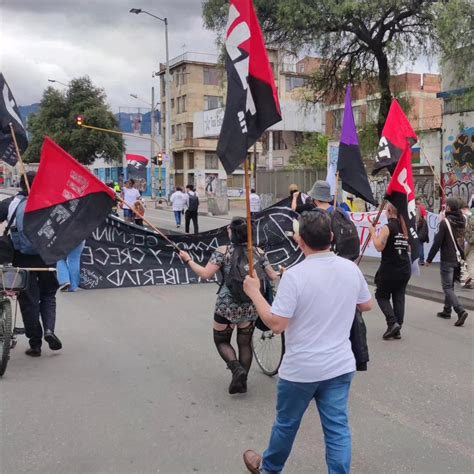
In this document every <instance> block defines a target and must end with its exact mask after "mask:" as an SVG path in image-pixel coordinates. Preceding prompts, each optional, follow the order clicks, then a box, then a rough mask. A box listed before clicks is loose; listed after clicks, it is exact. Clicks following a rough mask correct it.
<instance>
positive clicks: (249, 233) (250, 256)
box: [244, 158, 253, 276]
mask: <svg viewBox="0 0 474 474" xmlns="http://www.w3.org/2000/svg"><path fill="white" fill-rule="evenodd" d="M244 172H245V202H246V205H247V251H248V252H247V253H248V259H249V275H250V276H252V275H253V235H252V214H251V212H250V176H249V160H248V158H246V159H245V164H244Z"/></svg>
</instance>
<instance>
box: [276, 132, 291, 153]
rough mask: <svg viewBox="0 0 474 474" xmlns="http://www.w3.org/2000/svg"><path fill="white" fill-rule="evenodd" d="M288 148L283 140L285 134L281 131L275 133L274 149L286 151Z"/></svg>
mask: <svg viewBox="0 0 474 474" xmlns="http://www.w3.org/2000/svg"><path fill="white" fill-rule="evenodd" d="M287 148H288V147H287V146H286V143H285V140H283V132H282V131H281V130H280V131H278V132H273V149H274V150H286V149H287Z"/></svg>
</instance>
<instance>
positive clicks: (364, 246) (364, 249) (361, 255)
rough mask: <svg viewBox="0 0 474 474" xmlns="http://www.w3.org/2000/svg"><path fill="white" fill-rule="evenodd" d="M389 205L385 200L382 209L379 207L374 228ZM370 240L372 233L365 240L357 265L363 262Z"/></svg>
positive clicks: (381, 205)
mask: <svg viewBox="0 0 474 474" xmlns="http://www.w3.org/2000/svg"><path fill="white" fill-rule="evenodd" d="M386 204H387V200H386V199H384V200H383V201H382V203H381V204H380V207H379V212H378V213H377V215H376V216H375V220H374V222H373V223H372V225H373V226H376V225H377V223H378V221H379V219H380V216H381V215H382V212H383V210H384V208H385V205H386ZM370 239H371V236H370V233H369V235H368V236H367V238H366V239H365V242H364V245H363V246H362V250H361V252H360V255H359V258H358V259H357V260H356V265H360V262H361V261H362V258H363V257H364V253H365V251H366V250H367V247H368V246H369V242H370Z"/></svg>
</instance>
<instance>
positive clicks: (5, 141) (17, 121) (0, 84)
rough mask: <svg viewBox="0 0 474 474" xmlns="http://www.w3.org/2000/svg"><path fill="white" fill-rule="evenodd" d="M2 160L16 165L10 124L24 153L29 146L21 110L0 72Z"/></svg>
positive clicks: (0, 149) (0, 146)
mask: <svg viewBox="0 0 474 474" xmlns="http://www.w3.org/2000/svg"><path fill="white" fill-rule="evenodd" d="M0 91H1V96H0V160H3V161H4V162H5V163H8V164H9V165H10V166H15V165H16V164H17V162H18V156H17V153H16V149H15V144H14V142H13V137H12V132H11V128H10V124H12V126H13V130H14V132H15V137H16V141H17V143H18V148H19V150H20V153H23V152H24V151H25V150H26V148H27V146H28V138H27V136H26V131H25V127H24V126H23V123H22V121H21V117H20V111H19V110H18V106H17V105H16V102H15V98H14V97H13V94H12V91H11V90H10V88H9V87H8V84H7V81H6V80H5V78H4V77H3V74H2V73H1V72H0Z"/></svg>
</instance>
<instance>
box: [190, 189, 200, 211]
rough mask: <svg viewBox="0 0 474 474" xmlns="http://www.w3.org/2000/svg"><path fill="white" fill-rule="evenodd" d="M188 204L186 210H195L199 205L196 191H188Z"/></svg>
mask: <svg viewBox="0 0 474 474" xmlns="http://www.w3.org/2000/svg"><path fill="white" fill-rule="evenodd" d="M188 199H189V205H188V211H197V210H198V207H199V198H198V197H197V194H196V193H193V194H191V193H188Z"/></svg>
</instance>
